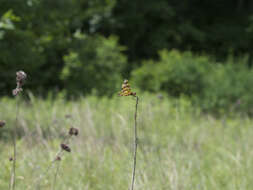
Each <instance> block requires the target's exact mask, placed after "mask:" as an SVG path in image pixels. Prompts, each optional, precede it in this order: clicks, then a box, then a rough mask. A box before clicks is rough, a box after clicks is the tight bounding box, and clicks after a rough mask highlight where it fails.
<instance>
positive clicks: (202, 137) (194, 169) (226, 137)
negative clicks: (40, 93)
mask: <svg viewBox="0 0 253 190" xmlns="http://www.w3.org/2000/svg"><path fill="white" fill-rule="evenodd" d="M134 109H135V99H134V98H133V97H118V96H115V97H112V98H105V97H104V98H103V97H100V98H98V97H95V96H87V97H83V98H80V99H79V100H72V101H71V100H69V101H66V100H65V99H64V98H62V97H60V96H59V97H58V98H56V99H53V98H47V99H40V98H37V97H34V96H33V95H32V94H30V95H29V98H28V100H26V101H22V103H21V105H20V114H19V120H18V136H19V138H18V141H17V151H18V153H17V169H16V172H17V181H16V183H17V184H16V189H17V190H24V189H26V190H29V189H36V188H35V187H36V183H37V182H38V179H39V180H40V186H39V188H37V189H41V190H44V189H45V190H50V189H52V188H53V186H55V189H58V190H86V189H87V190H124V189H128V188H129V186H130V181H131V171H132V161H133V138H134V130H133V126H134ZM0 110H1V111H0V120H5V121H6V126H5V127H4V128H1V129H0V130H1V131H0V189H1V190H2V189H3V190H4V189H8V186H9V179H10V174H11V165H12V163H11V162H10V161H9V157H10V156H11V154H12V145H11V137H10V135H11V130H12V127H13V125H14V122H15V110H16V102H15V99H10V98H1V100H0ZM71 126H74V127H76V128H78V129H79V135H78V136H77V137H73V138H72V139H71V141H70V147H71V153H68V152H65V153H64V155H63V156H62V160H61V161H59V162H57V163H56V164H54V165H53V166H52V167H51V168H50V170H49V171H48V173H46V174H45V171H46V169H47V167H48V165H49V164H50V161H51V160H53V159H54V157H55V155H56V153H57V152H58V150H59V148H60V143H61V141H62V139H63V138H64V135H65V134H66V133H67V132H68V130H69V128H70V127H71ZM138 136H139V138H138V143H139V144H138V153H137V170H136V183H135V189H136V190H196V189H199V190H214V189H219V190H247V189H251V188H252V186H253V148H252V147H253V138H252V137H253V119H252V118H250V117H248V116H245V115H242V114H236V113H225V114H223V115H222V116H219V117H217V116H214V115H211V114H206V113H205V114H203V113H202V112H201V111H200V109H198V108H197V107H195V106H193V105H192V104H191V103H190V102H189V101H188V100H187V99H185V98H179V99H173V98H169V97H166V96H164V97H161V96H157V95H152V94H142V95H140V102H139V109H138ZM57 169H58V175H57V176H56V178H57V180H55V182H53V181H54V178H55V173H56V170H57ZM43 174H45V175H43ZM53 183H55V184H53Z"/></svg>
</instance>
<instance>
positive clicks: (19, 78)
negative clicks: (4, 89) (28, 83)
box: [12, 71, 27, 96]
mask: <svg viewBox="0 0 253 190" xmlns="http://www.w3.org/2000/svg"><path fill="white" fill-rule="evenodd" d="M26 78H27V75H26V73H25V72H24V71H18V72H16V83H17V86H16V88H15V89H14V90H13V91H12V94H13V95H14V96H17V95H18V94H19V93H20V92H22V90H23V89H22V86H23V85H24V83H25V80H26Z"/></svg>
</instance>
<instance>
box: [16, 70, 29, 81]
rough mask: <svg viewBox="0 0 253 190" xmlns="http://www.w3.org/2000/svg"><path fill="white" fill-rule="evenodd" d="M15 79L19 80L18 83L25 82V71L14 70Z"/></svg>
mask: <svg viewBox="0 0 253 190" xmlns="http://www.w3.org/2000/svg"><path fill="white" fill-rule="evenodd" d="M16 76H17V77H16V81H17V82H19V83H22V84H23V83H24V82H25V79H26V77H27V75H26V73H25V72H24V71H18V72H16Z"/></svg>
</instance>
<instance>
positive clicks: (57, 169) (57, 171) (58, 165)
mask: <svg viewBox="0 0 253 190" xmlns="http://www.w3.org/2000/svg"><path fill="white" fill-rule="evenodd" d="M59 169H60V162H58V163H57V168H56V172H55V175H54V181H53V184H52V188H51V189H52V190H54V188H55V185H56V180H57V175H58V173H59Z"/></svg>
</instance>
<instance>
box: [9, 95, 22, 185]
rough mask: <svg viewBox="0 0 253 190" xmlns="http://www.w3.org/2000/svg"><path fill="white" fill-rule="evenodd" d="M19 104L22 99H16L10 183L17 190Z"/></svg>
mask: <svg viewBox="0 0 253 190" xmlns="http://www.w3.org/2000/svg"><path fill="white" fill-rule="evenodd" d="M19 104H20V98H19V97H17V98H16V119H15V125H14V129H13V160H12V161H13V162H12V172H11V181H10V189H11V190H15V187H16V160H17V142H16V141H17V128H18V115H19V107H20V106H19Z"/></svg>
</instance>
